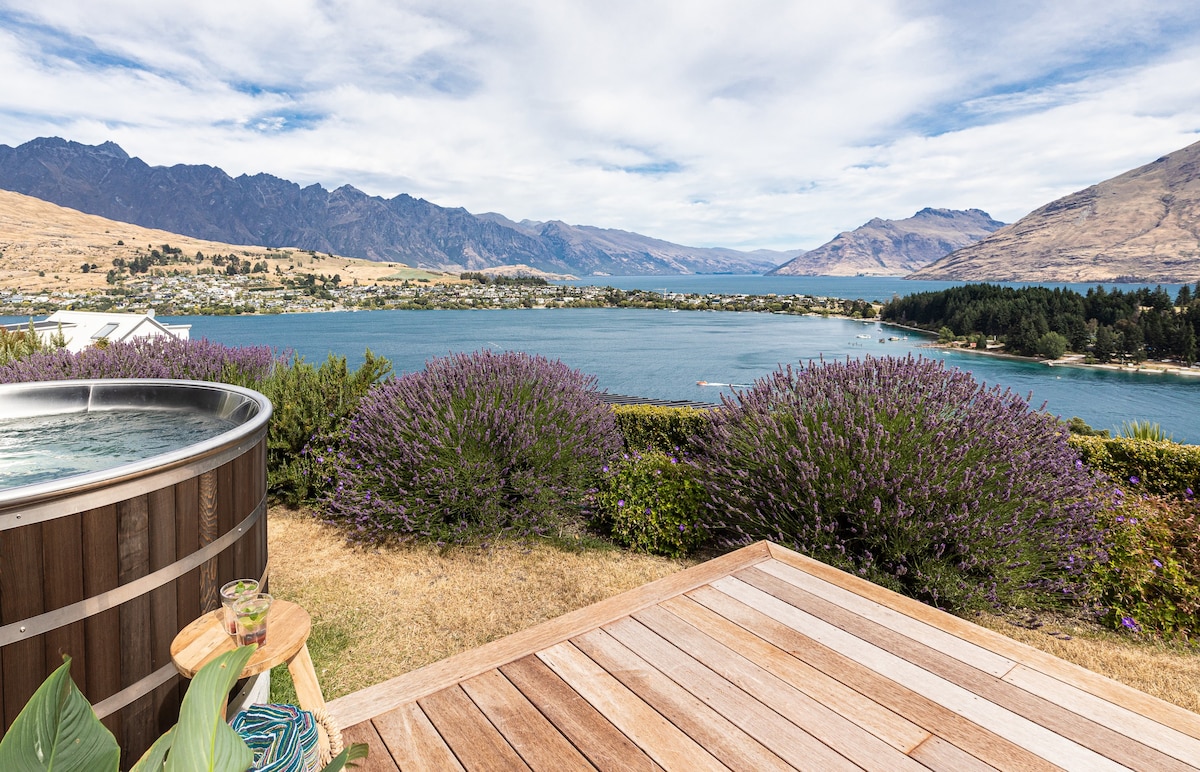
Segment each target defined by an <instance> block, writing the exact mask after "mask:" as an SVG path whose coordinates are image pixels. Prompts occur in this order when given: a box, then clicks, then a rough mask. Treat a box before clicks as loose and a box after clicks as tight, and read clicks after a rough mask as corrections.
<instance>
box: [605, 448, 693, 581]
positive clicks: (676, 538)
mask: <svg viewBox="0 0 1200 772" xmlns="http://www.w3.org/2000/svg"><path fill="white" fill-rule="evenodd" d="M604 473H605V474H604V478H603V480H602V481H601V483H600V487H599V490H598V491H597V493H596V496H595V502H594V506H593V521H592V525H593V527H596V528H597V529H598V530H600V531H601V532H602V533H604V534H606V535H608V536H609V537H611V538H612V539H613V541H615V542H617V543H618V544H620V545H621V546H623V547H626V548H629V549H633V550H637V551H639V552H649V553H652V554H655V555H666V556H668V557H673V558H677V557H682V556H684V555H686V554H688V553H689V552H691V551H692V550H694V549H696V548H697V547H700V546H701V545H703V544H704V543H705V542H706V541H708V532H707V531H706V530H705V529H704V527H703V526H702V525H701V524H700V520H701V516H702V514H703V512H704V502H705V498H706V497H705V494H704V488H703V486H702V485H701V484H700V475H699V470H697V469H696V467H695V466H694V465H692V464H691V463H689V462H688V460H687V458H686V457H683V456H675V455H671V454H668V453H662V452H660V451H657V450H650V451H646V452H645V453H638V452H637V451H634V452H631V453H627V454H625V457H624V458H623V459H622V460H619V461H616V462H614V463H613V464H611V465H609V466H605V467H604Z"/></svg>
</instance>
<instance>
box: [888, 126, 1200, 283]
mask: <svg viewBox="0 0 1200 772" xmlns="http://www.w3.org/2000/svg"><path fill="white" fill-rule="evenodd" d="M909 278H912V279H946V280H960V281H1065V282H1094V281H1115V280H1130V281H1145V282H1158V281H1161V282H1193V281H1197V280H1200V142H1197V143H1195V144H1193V145H1189V146H1188V147H1185V148H1183V149H1182V150H1177V151H1175V152H1174V153H1171V154H1170V155H1167V156H1164V157H1162V158H1159V159H1158V160H1157V161H1154V162H1153V163H1150V164H1146V165H1145V166H1142V167H1139V168H1137V169H1134V170H1133V171H1129V172H1126V173H1125V174H1122V175H1120V176H1118V177H1114V178H1112V179H1110V180H1106V181H1104V182H1101V183H1100V184H1098V185H1093V186H1091V187H1090V188H1087V189H1085V190H1081V191H1079V192H1077V193H1072V194H1071V195H1069V196H1066V197H1064V198H1060V199H1058V200H1057V201H1053V202H1051V203H1049V204H1046V205H1045V206H1043V207H1041V208H1039V209H1037V210H1035V211H1033V212H1031V213H1030V214H1028V215H1026V216H1025V217H1023V218H1021V219H1020V220H1018V221H1017V222H1015V223H1013V224H1012V225H1009V226H1007V227H1005V228H1001V229H1000V230H998V231H996V232H995V233H993V234H992V235H991V236H989V237H987V238H986V239H983V240H982V241H980V242H978V243H976V244H972V245H971V246H967V247H964V248H962V249H959V250H958V251H956V252H953V253H951V254H949V255H947V256H946V257H944V258H942V259H941V260H938V261H937V262H935V263H933V264H931V265H928V266H926V267H924V268H922V269H921V270H919V271H917V272H916V273H914V274H912V275H911V276H909Z"/></svg>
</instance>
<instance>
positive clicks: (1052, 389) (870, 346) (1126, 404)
mask: <svg viewBox="0 0 1200 772" xmlns="http://www.w3.org/2000/svg"><path fill="white" fill-rule="evenodd" d="M563 283H570V284H607V285H610V286H614V287H618V288H621V289H635V288H640V289H648V290H666V291H668V292H696V293H709V292H715V293H729V294H732V293H746V294H759V295H761V294H769V293H777V294H811V295H822V296H827V297H842V298H863V299H867V300H876V299H878V300H886V299H888V298H890V297H891V296H892V295H893V294H898V295H904V294H911V293H913V292H923V291H933V290H940V289H944V288H946V287H953V286H958V285H959V284H961V282H924V281H920V282H919V281H905V280H903V279H900V278H895V277H881V278H876V277H832V276H819V277H808V276H725V275H691V276H634V277H593V278H591V279H589V280H586V281H579V282H576V281H572V282H563ZM1013 286H1023V285H1013ZM1047 286H1064V287H1068V288H1070V289H1074V290H1076V291H1079V292H1086V291H1087V289H1088V287H1090V286H1095V285H1088V284H1066V285H1047ZM1106 286H1108V287H1110V288H1118V289H1122V290H1126V291H1128V290H1131V289H1134V288H1136V287H1138V286H1146V285H1131V284H1110V285H1106ZM1163 286H1164V289H1166V290H1167V291H1168V292H1170V293H1171V294H1172V295H1174V294H1175V293H1176V292H1177V291H1178V288H1179V285H1163ZM164 318H165V317H164ZM0 321H18V322H19V321H24V320H23V319H21V318H19V317H18V318H13V319H0ZM170 321H173V322H180V323H190V324H191V325H192V337H195V338H208V339H210V340H214V341H218V342H220V343H224V344H226V345H232V346H244V345H267V346H271V347H273V348H275V349H278V350H281V351H282V350H289V349H290V350H292V351H295V352H297V353H299V354H301V355H302V356H304V357H305V358H306V359H308V360H309V361H310V362H314V363H318V362H320V361H323V360H324V359H325V358H326V357H327V356H328V355H329V354H330V353H334V354H337V355H340V356H345V357H346V358H347V359H348V360H349V362H350V364H351V365H352V366H357V365H358V364H359V363H361V361H362V354H363V351H364V350H365V349H367V348H370V349H371V350H372V351H374V352H375V353H376V354H379V355H381V356H385V357H387V358H388V359H389V360H391V362H392V363H393V365H394V366H395V369H396V371H397V372H413V371H416V370H419V369H421V368H422V367H423V366H424V364H425V361H426V360H427V359H429V358H431V357H437V356H444V355H446V354H449V353H453V352H460V351H476V350H479V349H483V348H490V349H493V350H496V351H500V350H519V351H526V352H529V353H532V354H541V355H543V356H546V357H548V358H550V359H560V360H562V361H563V362H565V363H566V364H567V365H569V366H570V367H573V368H575V369H578V370H581V371H583V372H585V373H589V374H591V375H594V376H596V378H597V381H598V385H599V387H600V388H601V389H605V390H607V391H609V392H611V393H614V394H627V395H632V396H639V397H652V398H656V399H668V400H695V401H702V402H719V401H720V397H721V394H722V393H729V392H730V391H731V388H730V387H727V386H723V387H721V386H698V385H697V381H707V382H709V383H710V384H711V383H720V384H751V383H753V382H754V380H755V379H757V378H761V377H763V376H765V375H767V374H769V373H770V372H772V371H773V370H774V369H775V368H776V367H777V366H778V365H779V364H781V363H785V364H787V363H790V364H796V363H800V362H808V361H809V360H815V359H819V358H821V357H824V358H825V359H841V358H844V357H847V356H850V357H859V356H863V355H866V354H870V355H874V356H884V355H892V356H904V355H907V354H910V353H911V354H915V355H923V356H932V357H938V358H940V359H943V360H945V361H946V362H947V363H948V364H949V365H950V366H952V367H959V368H961V369H963V370H967V371H969V372H971V373H972V374H973V375H974V376H975V378H976V379H977V380H980V381H983V382H985V383H987V384H989V385H995V384H999V385H1001V386H1003V387H1005V388H1011V389H1013V391H1015V392H1017V393H1019V394H1020V395H1022V396H1027V395H1029V394H1031V393H1032V399H1031V403H1032V404H1033V406H1034V407H1040V406H1041V404H1042V402H1046V403H1047V406H1046V407H1047V410H1050V411H1051V412H1053V413H1055V414H1057V415H1061V416H1063V417H1065V418H1069V417H1071V416H1079V417H1080V418H1082V419H1084V420H1085V421H1087V422H1088V423H1089V424H1091V425H1092V426H1094V427H1096V428H1100V429H1112V428H1114V427H1118V426H1120V424H1121V423H1122V422H1123V421H1128V420H1134V419H1138V420H1149V421H1154V422H1157V423H1159V424H1160V425H1161V426H1162V427H1163V428H1164V429H1165V430H1166V431H1168V432H1170V433H1171V434H1173V435H1174V437H1175V439H1176V440H1179V441H1186V442H1192V443H1197V444H1200V377H1193V376H1172V375H1150V374H1138V373H1129V372H1114V371H1108V370H1094V369H1085V368H1075V367H1047V366H1046V365H1044V364H1039V363H1036V362H1023V361H1014V360H1009V359H1003V358H999V357H991V356H986V355H980V354H972V353H967V352H958V351H943V350H941V349H931V348H927V347H924V346H923V344H926V343H927V342H928V339H927V338H921V337H920V336H918V335H916V334H913V333H910V332H908V331H904V330H898V329H889V328H888V327H887V326H885V325H877V324H876V323H871V324H863V323H862V322H856V321H852V320H849V319H823V318H820V317H816V316H811V317H807V316H805V317H801V316H782V315H776V314H758V313H730V312H721V313H717V312H704V311H695V312H689V311H678V312H672V311H665V310H645V309H617V308H611V309H601V308H597V309H553V310H546V309H542V310H507V311H482V310H481V311H358V312H342V313H323V314H286V315H280V316H236V317H235V316H225V317H222V316H201V317H174V318H171V319H170ZM859 335H867V336H868V337H865V338H860V337H858V336H859ZM906 335H907V336H908V340H904V341H887V340H886V339H887V338H888V337H892V336H896V337H903V336H906ZM880 338H884V339H885V340H884V342H882V343H881V342H879V339H880Z"/></svg>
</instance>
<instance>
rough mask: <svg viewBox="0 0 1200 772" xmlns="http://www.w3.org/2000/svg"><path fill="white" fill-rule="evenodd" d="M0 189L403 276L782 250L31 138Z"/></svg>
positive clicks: (675, 263)
mask: <svg viewBox="0 0 1200 772" xmlns="http://www.w3.org/2000/svg"><path fill="white" fill-rule="evenodd" d="M0 188H2V189H6V190H11V191H14V192H17V193H23V194H25V195H29V196H34V197H36V198H40V199H43V200H45V201H49V202H52V203H55V204H58V205H60V206H65V207H69V208H72V209H76V210H79V211H81V212H85V213H87V214H94V215H99V216H101V217H106V218H108V219H111V220H117V221H120V222H127V223H133V224H135V225H141V226H143V227H147V228H155V229H159V230H164V231H170V232H172V233H178V234H182V235H184V236H190V237H193V238H198V239H207V240H210V241H219V242H225V243H231V244H250V245H258V246H267V247H296V248H299V249H305V250H314V251H317V252H322V253H331V254H337V255H342V256H346V257H359V258H365V259H368V260H376V261H382V262H400V263H405V264H407V265H410V266H412V267H414V268H429V269H435V270H448V271H467V270H471V271H478V270H484V269H488V268H493V267H497V266H512V265H525V266H529V267H530V268H532V269H535V270H537V271H541V272H546V273H552V274H577V275H606V274H607V275H640V274H671V273H761V272H763V271H766V270H769V269H771V268H773V267H775V266H776V265H778V264H779V263H781V262H784V261H786V260H788V259H791V258H792V257H795V256H796V255H797V254H798V253H799V252H800V250H795V251H792V252H772V251H765V250H763V251H757V252H741V251H738V250H733V249H710V248H698V247H685V246H681V245H678V244H671V243H669V242H666V241H662V240H660V239H653V238H650V237H647V236H642V235H639V234H636V233H630V232H626V231H618V230H606V229H601V228H591V227H587V226H572V225H567V224H566V223H562V222H558V221H551V222H544V223H537V222H529V221H526V222H522V223H515V222H512V221H511V220H508V219H507V218H505V217H503V216H501V215H495V214H485V215H474V214H471V213H470V212H468V211H467V210H465V209H461V208H446V207H441V206H437V205H436V204H432V203H430V202H428V201H425V200H424V199H420V198H414V197H412V196H409V195H406V194H400V195H398V196H395V197H394V198H390V199H384V198H382V197H379V196H369V195H367V194H366V193H364V192H363V191H361V190H358V189H356V188H354V187H352V186H350V185H343V186H341V187H339V188H337V189H335V190H332V191H329V190H326V189H325V188H323V187H321V186H320V185H309V186H307V187H303V188H302V187H300V186H299V185H297V184H296V183H294V182H289V181H287V180H284V179H281V178H279V177H275V176H272V175H270V174H254V175H240V176H238V177H231V176H229V175H228V174H226V173H225V172H224V171H222V170H221V169H218V168H216V167H213V166H206V165H185V164H179V165H175V166H170V167H167V166H150V165H148V164H146V163H145V162H144V161H142V160H141V159H138V158H134V157H130V156H129V154H128V153H126V152H125V151H124V150H123V149H122V148H121V147H120V146H119V145H117V144H115V143H113V142H105V143H103V144H100V145H84V144H80V143H78V142H69V141H67V140H64V139H60V138H57V137H43V138H39V139H35V140H31V141H30V142H26V143H24V144H22V145H19V146H17V147H9V146H8V145H0Z"/></svg>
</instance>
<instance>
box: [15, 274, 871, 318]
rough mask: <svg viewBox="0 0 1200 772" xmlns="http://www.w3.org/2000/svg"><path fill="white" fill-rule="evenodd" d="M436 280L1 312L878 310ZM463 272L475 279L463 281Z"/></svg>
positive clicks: (143, 290)
mask: <svg viewBox="0 0 1200 772" xmlns="http://www.w3.org/2000/svg"><path fill="white" fill-rule="evenodd" d="M444 278H445V281H444V283H439V281H438V280H437V279H424V278H418V279H404V280H399V281H381V282H377V283H371V284H361V285H360V284H358V283H357V280H355V281H353V282H350V283H346V282H344V281H343V280H342V279H341V277H340V276H339V275H337V274H333V275H325V274H313V273H301V272H296V273H294V274H289V275H288V276H287V277H286V278H285V279H283V280H280V279H278V278H277V277H271V276H270V275H269V274H266V272H265V271H263V272H253V273H239V274H233V275H228V274H218V273H199V274H193V273H182V272H180V273H177V274H176V273H170V274H169V273H166V272H163V271H157V272H153V273H148V274H142V275H134V276H129V277H122V278H121V279H120V280H119V281H115V282H113V283H112V285H111V286H110V287H107V288H105V289H101V290H82V289H58V290H53V291H40V292H36V293H27V292H23V291H21V290H20V289H0V314H4V315H8V316H33V315H39V314H48V313H52V312H54V311H58V310H72V311H117V312H144V311H149V310H153V311H155V312H156V313H158V314H162V315H171V316H202V315H234V314H280V313H296V312H318V311H348V310H371V309H406V310H407V309H411V310H422V309H505V308H510V309H517V308H531V309H532V308H659V309H671V310H681V311H682V310H688V311H756V312H764V313H780V314H823V315H829V314H836V315H844V316H852V317H856V318H874V317H875V316H876V315H877V314H878V308H877V307H876V306H874V305H872V304H871V303H869V302H867V301H863V300H843V299H840V298H829V297H821V296H814V295H775V294H770V295H746V294H714V293H705V294H685V293H676V292H666V291H646V290H621V289H614V288H612V287H598V286H588V287H575V286H564V285H558V284H551V283H549V282H547V281H546V280H545V279H541V278H529V277H521V278H505V277H490V276H487V275H484V274H473V273H466V274H462V275H461V277H460V276H458V275H446V276H445V277H444ZM463 279H466V281H464V280H463ZM281 284H282V286H281Z"/></svg>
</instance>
